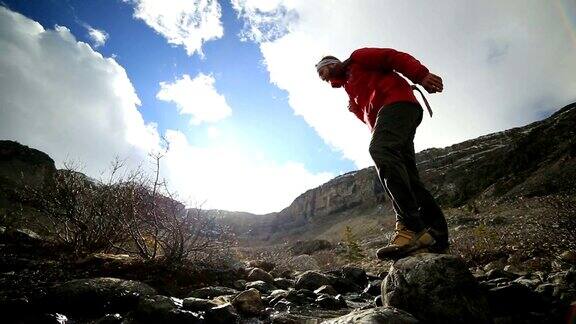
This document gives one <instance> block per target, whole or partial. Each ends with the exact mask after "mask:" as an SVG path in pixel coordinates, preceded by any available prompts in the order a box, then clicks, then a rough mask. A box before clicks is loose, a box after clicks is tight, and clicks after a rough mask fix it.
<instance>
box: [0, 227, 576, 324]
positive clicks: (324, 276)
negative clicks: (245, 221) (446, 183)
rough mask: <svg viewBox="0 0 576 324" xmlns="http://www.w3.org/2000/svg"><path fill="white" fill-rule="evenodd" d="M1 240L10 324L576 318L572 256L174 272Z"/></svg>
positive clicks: (36, 241) (0, 275)
mask: <svg viewBox="0 0 576 324" xmlns="http://www.w3.org/2000/svg"><path fill="white" fill-rule="evenodd" d="M0 237H1V245H0V259H1V262H0V287H1V288H0V314H1V315H0V316H1V318H2V322H3V323H321V322H331V323H417V322H426V323H450V322H453V323H490V322H491V321H494V322H495V323H565V321H567V319H568V317H569V316H570V314H569V313H570V312H572V316H574V312H575V311H576V303H575V302H576V260H575V259H576V256H575V254H576V253H575V252H574V251H567V252H566V253H564V254H563V255H562V257H561V258H558V259H557V260H555V263H554V265H550V266H549V267H541V266H534V265H531V264H526V265H525V266H519V265H518V264H517V263H513V262H512V261H514V260H510V259H503V258H500V259H496V260H494V261H492V262H490V263H487V264H485V265H477V266H473V267H470V266H469V265H468V264H467V263H466V262H465V260H464V259H462V258H461V257H458V256H454V255H438V254H420V255H418V256H415V257H409V258H405V259H401V260H399V261H397V262H395V263H392V262H390V263H384V262H382V263H380V271H379V272H375V271H373V270H369V271H368V272H367V271H366V270H365V269H363V268H361V267H357V266H333V267H332V269H331V270H321V269H316V270H304V269H305V268H302V267H301V268H300V269H302V270H290V269H288V268H286V267H279V266H277V265H276V264H275V263H273V262H270V261H263V260H253V261H251V262H239V263H237V264H234V265H228V266H227V268H226V269H224V268H221V269H209V268H203V269H202V268H200V267H190V266H189V267H188V268H185V269H168V268H162V267H160V266H157V265H154V264H146V263H143V262H140V261H138V260H136V259H134V258H131V257H128V256H125V255H124V256H123V255H103V254H97V255H91V256H88V257H85V258H82V259H80V260H74V259H70V258H67V257H66V253H65V251H59V250H58V249H57V248H56V247H55V246H53V245H51V244H50V243H48V242H47V241H45V240H44V239H42V238H40V237H38V236H36V235H34V234H33V233H30V232H28V231H6V230H2V233H1V236H0ZM298 248H300V249H302V248H305V247H303V246H299V247H298ZM293 252H302V250H300V251H293ZM301 256H307V254H303V255H301ZM304 258H306V257H304ZM303 265H306V264H305V263H302V264H301V265H300V266H303ZM308 266H310V265H309V264H308ZM572 320H573V319H572Z"/></svg>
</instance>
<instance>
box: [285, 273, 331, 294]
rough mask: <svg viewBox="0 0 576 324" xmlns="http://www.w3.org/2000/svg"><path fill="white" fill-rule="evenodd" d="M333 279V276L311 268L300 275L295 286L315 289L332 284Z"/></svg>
mask: <svg viewBox="0 0 576 324" xmlns="http://www.w3.org/2000/svg"><path fill="white" fill-rule="evenodd" d="M333 281H334V278H333V276H329V275H326V274H323V273H320V272H317V271H312V270H310V271H306V272H304V273H303V274H301V275H300V276H298V279H296V284H295V286H294V288H296V289H308V290H315V289H317V288H320V287H322V286H324V285H330V284H331V283H332V282H333Z"/></svg>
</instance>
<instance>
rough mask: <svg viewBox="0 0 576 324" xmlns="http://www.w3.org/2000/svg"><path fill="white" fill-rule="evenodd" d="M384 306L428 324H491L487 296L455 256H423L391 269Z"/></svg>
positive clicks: (385, 289)
mask: <svg viewBox="0 0 576 324" xmlns="http://www.w3.org/2000/svg"><path fill="white" fill-rule="evenodd" d="M382 301H383V304H384V306H393V307H397V308H400V309H403V310H406V311H407V312H410V313H411V314H412V315H414V316H415V317H416V318H418V319H419V320H421V321H425V322H427V323H456V322H457V323H491V316H490V308H489V305H488V302H487V300H486V296H485V294H484V292H483V291H482V290H481V289H480V287H479V285H478V283H477V282H476V280H475V279H474V276H472V273H470V271H469V270H468V268H467V267H466V265H465V264H464V262H463V261H462V260H461V259H460V258H458V257H455V256H451V255H443V254H432V253H422V254H418V255H416V256H411V257H407V258H404V259H400V260H398V261H396V262H394V263H393V264H392V266H390V271H389V274H388V276H387V277H386V279H384V282H383V284H382Z"/></svg>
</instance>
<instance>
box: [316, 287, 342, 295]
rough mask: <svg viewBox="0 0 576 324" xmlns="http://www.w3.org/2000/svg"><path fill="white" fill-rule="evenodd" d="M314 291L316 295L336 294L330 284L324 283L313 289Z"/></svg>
mask: <svg viewBox="0 0 576 324" xmlns="http://www.w3.org/2000/svg"><path fill="white" fill-rule="evenodd" d="M314 293H315V294H317V295H320V294H327V295H331V296H336V295H338V292H337V291H336V290H335V289H334V288H332V286H330V285H324V286H322V287H320V288H318V289H316V290H314Z"/></svg>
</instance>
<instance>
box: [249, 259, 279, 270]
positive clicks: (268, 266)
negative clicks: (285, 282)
mask: <svg viewBox="0 0 576 324" xmlns="http://www.w3.org/2000/svg"><path fill="white" fill-rule="evenodd" d="M248 266H249V267H251V268H260V269H262V270H264V271H267V272H268V271H272V269H274V268H275V267H276V264H275V263H274V262H271V261H266V260H251V261H249V262H248Z"/></svg>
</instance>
